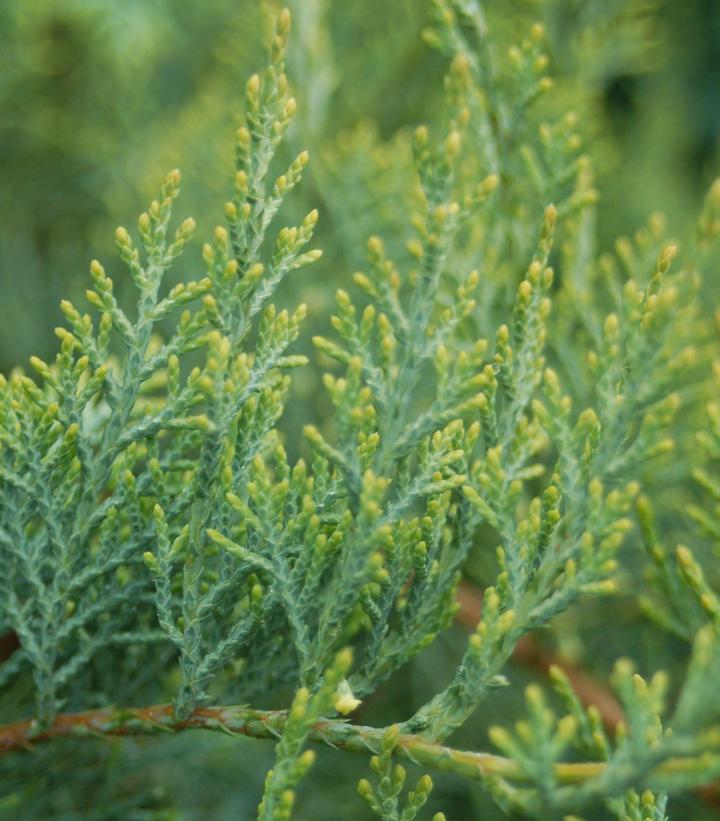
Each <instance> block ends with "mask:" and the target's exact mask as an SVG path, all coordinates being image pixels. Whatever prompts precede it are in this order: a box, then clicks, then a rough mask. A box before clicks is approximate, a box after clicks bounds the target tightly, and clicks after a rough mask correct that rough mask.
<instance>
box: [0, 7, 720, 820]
mask: <svg viewBox="0 0 720 821" xmlns="http://www.w3.org/2000/svg"><path fill="white" fill-rule="evenodd" d="M288 5H289V6H290V7H291V9H292V11H293V16H294V29H295V30H294V36H293V39H292V44H291V51H290V55H289V73H290V78H291V83H292V85H293V93H294V95H295V96H296V97H297V99H298V104H299V115H298V118H297V121H296V123H295V125H294V127H293V130H292V132H291V134H290V138H289V141H290V147H291V149H292V150H300V149H302V148H308V149H309V150H310V154H311V157H312V162H311V167H310V169H311V170H310V172H309V173H308V175H307V177H306V179H305V180H304V181H303V183H302V185H301V186H300V187H299V188H298V189H296V191H295V192H294V194H293V196H292V197H291V202H289V204H288V205H287V206H286V208H287V210H286V211H285V212H284V214H283V219H287V220H288V221H290V220H293V219H295V220H297V218H298V217H300V216H301V215H302V214H304V213H305V212H307V211H308V210H309V209H310V208H313V207H318V208H319V210H320V215H321V216H320V226H319V230H318V234H317V245H319V246H320V247H322V248H323V249H324V251H325V255H324V257H323V259H322V260H321V261H320V262H319V263H317V264H316V265H314V266H312V267H311V268H310V269H308V270H307V271H306V272H303V273H302V274H300V275H299V276H298V277H296V278H295V279H294V280H293V281H291V282H289V283H288V284H287V287H285V289H284V291H283V293H281V295H280V299H281V301H282V300H288V301H292V302H297V301H298V300H299V299H302V300H303V301H305V302H307V303H308V305H309V308H310V317H309V322H308V326H307V327H306V330H305V333H304V335H303V341H302V343H301V345H300V347H301V348H302V347H305V348H306V349H307V350H308V352H309V349H310V346H309V339H310V337H311V335H312V334H313V333H316V332H324V331H325V330H326V326H327V317H328V314H329V312H330V309H331V306H332V303H333V295H334V291H335V288H337V287H339V286H345V287H347V286H348V285H349V284H350V282H351V274H352V272H353V271H354V270H356V269H358V268H360V267H362V266H363V263H364V248H365V240H366V238H367V236H368V235H369V234H371V233H381V234H382V235H383V238H384V239H385V241H386V244H387V245H388V246H389V247H390V249H391V250H392V249H393V248H395V247H397V248H401V247H402V244H403V242H404V239H405V238H406V236H407V232H406V228H407V221H408V208H407V202H408V199H409V197H410V195H411V191H412V184H413V173H412V162H411V151H410V135H411V133H412V130H413V128H414V127H415V126H416V125H418V124H419V123H421V122H427V121H432V120H433V119H434V118H436V116H437V115H438V112H439V111H440V109H441V102H442V76H443V72H444V70H445V61H444V60H443V59H442V57H441V56H440V55H438V54H437V52H435V51H433V50H432V49H431V48H429V46H428V45H426V43H425V42H424V40H423V37H422V31H423V29H424V28H425V26H427V24H428V22H429V18H430V14H431V2H430V0H362V2H354V3H352V2H347V1H346V0H292V1H290V0H289V2H288ZM486 8H487V11H488V15H489V20H490V26H491V30H492V31H493V33H494V34H493V36H494V37H496V38H497V42H498V43H499V44H501V47H507V45H509V44H511V43H512V42H513V40H514V38H515V37H518V36H522V33H523V32H525V31H527V30H528V28H529V26H530V24H531V23H532V22H533V21H536V20H541V21H542V22H543V23H544V24H545V26H546V29H547V37H548V53H549V55H550V59H551V65H552V72H551V73H552V74H553V76H554V78H555V80H556V85H555V88H554V89H553V92H552V93H553V100H554V103H553V104H554V105H555V106H557V107H558V109H560V110H562V108H563V106H565V103H566V101H572V105H573V107H574V108H575V110H577V112H578V115H579V117H580V119H581V121H582V130H583V131H584V133H585V134H587V135H588V137H589V140H588V151H589V153H590V154H591V155H592V159H593V163H594V167H595V171H596V185H597V188H598V190H599V191H600V195H601V199H600V202H599V212H598V213H599V219H598V225H599V231H600V246H601V248H602V247H607V248H610V247H612V242H613V240H614V238H615V237H616V236H617V235H618V234H620V233H628V232H631V231H633V230H635V229H636V228H637V227H638V226H640V225H642V224H643V223H644V222H645V221H646V219H647V217H648V215H649V214H650V213H651V212H655V211H658V210H659V211H662V212H664V213H665V214H666V215H667V219H668V224H669V225H670V226H671V232H673V233H676V234H677V235H678V236H685V235H687V233H688V232H689V231H690V230H691V225H692V224H693V222H694V220H695V218H696V214H697V211H698V208H699V205H700V203H701V201H702V197H703V196H704V193H705V191H706V190H707V188H708V186H709V184H710V182H711V181H712V179H713V178H714V177H715V176H717V174H718V172H720V3H718V2H717V0H665V2H653V0H540V1H539V2H531V0H487V2H486ZM276 11H277V6H275V5H274V4H273V3H271V2H259V0H203V2H202V3H198V2H196V0H123V1H122V2H111V0H62V2H58V0H2V2H0V300H2V312H1V314H0V316H1V317H2V320H1V322H0V371H2V372H7V371H9V370H10V369H12V368H13V367H15V366H18V365H23V364H24V363H26V362H27V358H28V356H29V355H30V354H38V355H40V356H42V357H44V358H49V357H51V356H52V354H53V351H54V349H55V338H54V335H53V333H52V329H53V327H54V326H55V325H57V324H59V323H60V322H61V319H62V316H61V313H60V310H59V308H58V303H59V300H60V299H61V298H62V297H66V296H68V297H70V298H72V299H73V300H76V301H77V303H78V304H81V303H82V293H83V290H84V288H85V287H86V284H87V276H86V271H87V267H88V264H89V261H90V260H91V259H92V258H94V257H97V258H99V259H101V260H102V261H103V262H104V263H107V267H108V269H109V270H110V272H111V273H114V272H113V267H114V265H113V258H114V244H113V232H114V229H115V227H116V226H117V225H118V224H125V225H128V226H132V225H134V219H135V215H137V214H138V213H139V212H140V211H141V210H143V208H144V207H145V205H146V203H147V202H148V201H149V200H150V199H151V198H152V197H153V196H154V195H155V192H156V189H157V188H158V186H159V183H160V181H161V180H162V178H163V176H164V174H165V173H166V172H167V171H168V170H170V169H171V168H173V167H176V166H177V167H180V168H181V170H182V172H183V179H184V190H183V195H182V198H181V201H180V206H179V215H180V216H185V215H193V216H195V218H196V219H197V221H198V224H199V232H198V233H199V236H200V237H203V236H207V235H208V234H209V233H210V231H211V230H212V227H213V226H214V225H215V224H216V223H219V222H221V221H222V206H223V203H224V201H225V199H227V198H228V197H229V195H230V191H231V180H232V168H231V166H232V141H233V133H234V130H235V127H236V126H237V124H238V122H239V116H240V111H241V105H242V99H243V89H244V83H245V80H246V78H247V76H248V75H249V73H250V72H252V71H253V70H255V69H256V68H257V67H258V66H261V65H262V64H263V61H264V48H263V39H264V33H265V32H267V31H268V30H269V26H270V25H271V22H272V20H273V18H274V15H275V13H276ZM502 44H504V46H503V45H502ZM199 248H200V246H199V244H198V245H197V247H196V248H195V249H194V250H192V251H191V252H189V253H186V254H185V255H184V257H183V266H184V267H183V269H182V270H179V271H178V272H177V276H178V277H184V276H187V277H190V276H193V277H194V276H197V274H198V273H199V272H200V270H201V260H200V250H199ZM193 266H194V267H193ZM115 279H116V282H117V281H118V280H119V279H120V277H117V276H116V277H115ZM705 287H706V289H707V292H708V299H709V300H715V299H716V297H717V296H718V290H719V288H720V283H719V282H718V281H717V280H715V281H713V280H710V281H708V282H706V285H705ZM122 288H123V285H122V283H121V282H118V289H120V290H121V291H122ZM318 386H319V369H317V368H309V369H306V371H305V372H304V373H302V374H299V375H298V378H297V384H296V386H295V392H296V394H295V397H294V399H293V403H292V405H291V407H292V412H291V413H288V414H286V416H287V419H286V423H285V429H286V430H287V431H288V437H289V439H290V440H291V445H292V439H293V436H294V435H296V433H297V432H298V431H299V429H300V427H301V425H302V424H303V423H305V422H307V421H309V420H311V419H318V418H322V417H324V416H325V414H326V413H327V407H326V406H325V405H324V404H323V400H322V399H317V397H318V396H319V393H318V390H317V389H318ZM615 618H616V624H615V625H613V627H614V628H615V629H613V630H611V631H610V630H607V629H604V628H606V627H607V626H604V625H602V624H599V623H589V624H584V625H583V624H578V623H577V622H573V623H570V622H571V619H568V624H567V625H565V627H563V624H562V620H561V623H560V625H559V627H558V629H557V630H556V634H555V635H554V636H553V637H552V639H551V641H552V642H553V643H554V646H555V647H556V649H557V647H559V649H561V650H562V651H563V652H564V653H565V654H566V655H568V656H570V657H572V658H573V659H574V661H576V662H577V663H581V664H583V666H584V667H585V668H586V669H588V670H589V671H590V672H593V671H597V672H598V674H599V675H602V676H605V675H606V673H607V669H608V668H609V666H610V665H611V663H612V660H613V659H615V658H617V657H618V656H619V655H622V654H623V653H626V652H627V642H628V641H633V642H634V643H635V644H636V645H637V647H636V649H637V653H635V655H640V656H641V657H642V656H643V654H645V655H646V656H647V657H650V656H652V657H653V659H654V663H657V662H658V661H659V662H662V660H663V658H667V659H668V660H669V662H671V661H672V658H673V654H674V653H675V652H679V653H681V654H682V653H684V652H685V651H684V650H682V649H680V650H678V649H677V648H675V647H673V646H668V645H667V644H665V645H663V646H662V647H659V646H655V645H653V639H652V636H646V635H644V633H643V627H642V624H641V622H640V620H639V619H638V618H637V613H636V611H635V610H633V608H632V606H631V605H630V604H629V605H628V607H627V608H626V609H622V608H618V609H617V610H616V612H615ZM617 628H622V629H617ZM579 631H582V642H580V640H579V638H578V632H579ZM629 637H630V638H629ZM463 642H464V634H463V628H462V627H458V628H457V629H456V630H455V631H450V632H449V633H448V635H447V636H446V637H445V638H444V639H442V640H441V641H439V642H438V643H437V644H436V645H435V646H434V647H433V648H431V649H430V650H428V651H427V652H426V653H425V654H423V655H422V656H421V657H420V658H419V659H418V660H417V661H416V662H415V663H414V664H413V665H412V666H411V667H410V668H409V669H408V670H406V671H405V672H404V673H402V674H401V675H400V676H399V677H398V678H397V679H396V680H394V681H391V682H390V683H389V684H388V685H386V686H385V687H384V688H382V689H381V691H380V692H379V693H378V694H377V695H376V696H374V697H373V699H371V700H370V703H368V704H367V705H364V706H363V708H362V709H361V714H360V715H359V716H358V720H359V721H361V722H368V723H381V722H388V721H392V720H394V719H397V718H398V717H399V716H400V717H402V716H406V715H409V714H410V713H411V711H412V710H413V709H414V708H415V707H416V706H418V705H419V704H421V703H422V701H423V700H424V699H425V698H427V697H428V696H429V695H430V694H431V693H432V692H433V691H434V688H435V687H436V686H438V682H439V677H441V676H443V675H444V674H445V673H446V672H447V671H448V670H449V669H452V667H454V665H455V663H456V661H457V659H458V657H459V654H460V652H461V649H460V648H461V647H462V644H463ZM535 675H536V674H535V673H534V672H533V671H532V670H531V669H530V668H527V667H523V666H522V665H516V666H515V667H513V668H511V669H510V670H509V677H510V678H511V679H512V680H513V683H517V684H520V685H521V684H522V683H524V682H526V681H530V680H532V679H533V677H534V676H535ZM443 680H444V679H443ZM521 693H522V687H517V688H516V687H513V688H508V689H507V690H506V691H503V692H502V693H498V695H497V696H493V697H491V698H490V699H488V700H487V701H486V702H485V703H484V706H483V708H482V712H481V714H480V715H478V716H477V717H476V719H475V720H473V721H472V722H471V723H470V724H469V725H468V726H466V727H465V728H464V729H463V731H462V732H461V733H459V734H458V736H457V738H456V739H455V740H454V741H455V743H456V745H457V746H468V747H474V748H484V746H485V745H486V744H487V742H486V736H485V727H486V726H487V724H488V723H491V721H492V720H496V719H497V715H498V713H503V712H509V711H512V708H513V699H517V700H520V699H521ZM42 756H46V757H44V758H43V757H42ZM271 757H272V749H271V747H270V745H268V744H265V743H263V742H254V741H251V742H248V741H244V740H242V739H229V738H217V737H215V736H204V735H202V734H187V736H183V737H178V738H171V739H160V740H157V739H150V740H143V741H134V742H127V743H125V742H124V743H122V744H117V745H115V744H111V745H103V746H100V747H97V748H92V749H90V748H88V749H86V750H84V751H82V750H81V749H80V748H79V747H78V746H77V745H68V747H67V754H63V750H62V744H58V745H56V746H55V747H53V750H52V753H51V752H50V751H48V752H47V753H45V752H39V753H38V758H37V759H36V768H37V772H38V773H40V772H41V771H42V773H43V775H42V778H41V779H40V780H39V782H38V783H39V786H38V787H37V788H33V789H34V790H35V793H34V798H33V801H34V802H35V803H34V804H32V806H33V807H35V808H36V810H33V812H36V815H33V816H32V817H37V818H66V819H73V818H79V817H93V818H118V819H120V818H122V819H132V818H138V819H140V818H180V819H208V818H213V819H226V818H227V819H230V818H233V819H237V818H252V817H254V807H255V805H256V802H257V797H258V795H259V794H260V792H261V781H262V778H263V776H264V773H265V769H266V768H267V766H269V765H270V762H271ZM365 769H366V762H365V761H364V760H363V759H362V758H358V759H354V758H352V757H351V756H344V755H333V754H332V753H331V752H326V751H320V756H319V760H318V763H317V765H316V767H315V768H314V770H313V773H312V775H311V777H310V778H308V781H307V783H306V785H305V787H304V789H303V791H302V796H301V803H300V805H299V814H298V818H303V819H305V818H307V819H318V821H324V819H328V821H329V820H330V819H337V818H340V817H342V818H349V819H354V818H358V819H363V818H367V817H368V814H367V810H366V808H365V807H364V806H363V804H362V802H361V801H360V800H359V799H357V798H356V797H355V796H354V786H353V785H354V783H355V782H356V781H357V778H358V777H360V776H361V775H364V774H365V772H364V771H365ZM101 772H106V773H107V772H109V773H110V774H111V777H110V779H105V778H104V777H103V778H101V777H100V776H99V773H101ZM437 784H438V786H437V789H436V791H435V793H434V794H433V798H432V801H431V803H432V807H434V808H435V809H443V810H444V811H445V812H446V814H447V816H448V818H450V819H470V818H484V819H494V818H500V817H503V816H502V814H501V813H500V811H499V810H498V809H497V808H495V807H494V806H493V805H491V804H490V803H488V801H487V799H486V798H485V797H484V794H483V792H482V790H481V789H480V788H479V787H475V786H472V785H468V784H466V783H460V782H458V781H457V780H454V779H451V778H443V777H439V778H438V779H437ZM339 807H341V808H343V809H342V810H341V811H339V810H338V808H339ZM15 812H16V810H14V809H13V807H12V806H4V805H3V804H2V803H0V815H3V813H7V816H6V817H8V818H12V817H19V816H17V815H16V814H14V813H15ZM715 812H717V808H715V809H713V808H709V807H707V806H706V805H705V804H702V803H700V802H698V801H697V799H696V798H693V797H687V798H686V799H682V798H681V799H678V800H677V801H676V802H674V816H673V817H675V818H678V819H682V818H688V819H689V818H693V819H696V818H697V819H702V818H705V817H707V818H712V817H717V815H715V814H714V813H715ZM23 817H29V816H23ZM428 817H429V816H428ZM597 817H598V818H599V817H602V816H597Z"/></svg>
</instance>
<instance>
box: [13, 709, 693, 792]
mask: <svg viewBox="0 0 720 821" xmlns="http://www.w3.org/2000/svg"><path fill="white" fill-rule="evenodd" d="M285 720H286V713H285V712H284V711H282V710H252V709H249V708H247V707H198V708H196V709H195V710H194V712H193V713H192V714H191V715H190V716H189V717H188V718H185V719H177V718H175V716H174V713H173V707H172V705H171V704H159V705H154V706H151V707H133V708H125V709H123V708H106V709H100V710H87V711H86V712H82V713H63V714H60V715H58V716H57V717H56V718H55V720H54V721H53V722H52V724H50V726H48V727H44V728H41V727H40V726H39V725H38V724H37V722H36V721H32V720H29V721H18V722H15V723H13V724H6V725H4V726H0V755H4V754H7V753H11V752H17V751H20V750H26V751H32V750H33V748H34V747H35V745H36V744H40V743H42V742H46V741H51V740H53V739H56V738H74V739H88V738H106V737H110V736H132V735H159V734H160V733H163V732H164V733H178V732H181V731H183V730H191V729H198V730H214V731H220V732H224V733H227V734H229V735H245V736H250V737H252V738H277V737H278V736H279V735H280V734H281V733H282V730H283V727H284V725H285ZM384 733H385V728H380V729H377V728H375V727H361V726H355V725H352V724H348V723H347V722H345V721H343V720H341V719H325V720H322V721H318V722H317V723H315V724H314V725H313V727H312V729H311V731H310V734H309V738H310V740H312V741H315V742H319V743H322V744H326V745H328V746H330V747H333V748H334V749H341V750H350V751H353V752H361V753H365V754H367V753H373V754H376V753H377V752H378V751H379V749H380V745H381V741H382V737H383V734H384ZM395 751H396V753H397V754H398V755H400V756H402V757H404V758H407V759H410V760H411V761H412V762H413V763H415V764H423V765H425V766H428V767H432V768H434V769H436V770H441V771H443V772H449V773H454V774H455V775H460V776H462V777H464V778H470V779H473V780H483V779H485V778H486V777H487V776H499V777H501V778H503V779H506V780H508V781H514V782H527V781H528V778H527V776H526V774H525V773H524V772H523V771H522V769H521V768H520V767H519V766H518V765H517V764H516V763H515V762H514V761H513V760H511V759H509V758H505V757H503V756H499V755H492V754H490V753H476V752H467V751H464V750H455V749H453V748H451V747H445V746H443V745H441V744H433V743H431V742H428V741H425V740H424V739H423V738H422V736H419V735H409V734H407V735H400V736H399V737H398V741H397V747H396V748H395ZM705 752H707V750H706V751H705ZM606 768H607V764H605V763H604V762H594V761H592V762H574V763H561V764H556V765H555V778H556V780H557V783H558V784H566V785H572V784H582V783H585V782H588V781H590V780H591V779H595V778H598V777H600V776H602V775H603V774H604V772H605V770H606ZM694 769H698V770H699V771H701V770H702V759H701V758H700V757H688V758H671V759H667V760H665V761H664V762H662V763H661V764H660V765H659V766H658V767H656V768H655V770H654V771H653V774H654V775H657V776H673V775H680V774H687V773H689V772H692V771H693V770H694Z"/></svg>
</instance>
